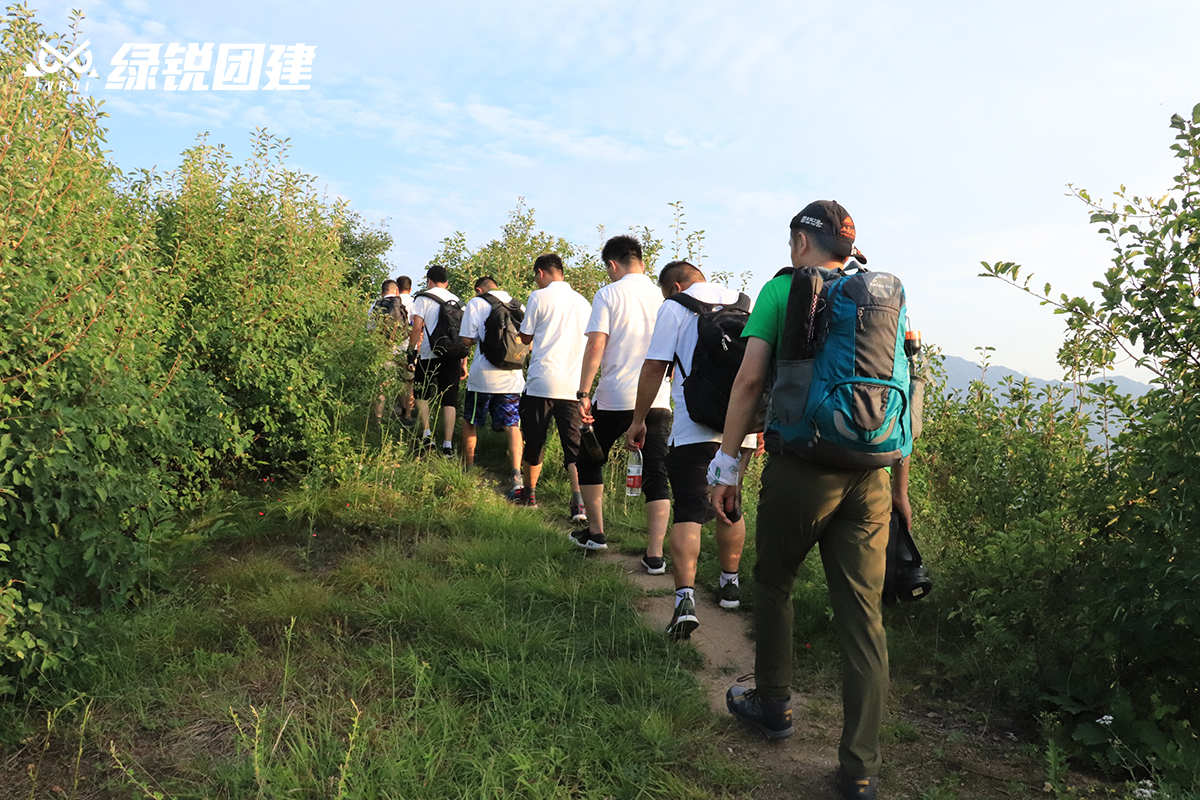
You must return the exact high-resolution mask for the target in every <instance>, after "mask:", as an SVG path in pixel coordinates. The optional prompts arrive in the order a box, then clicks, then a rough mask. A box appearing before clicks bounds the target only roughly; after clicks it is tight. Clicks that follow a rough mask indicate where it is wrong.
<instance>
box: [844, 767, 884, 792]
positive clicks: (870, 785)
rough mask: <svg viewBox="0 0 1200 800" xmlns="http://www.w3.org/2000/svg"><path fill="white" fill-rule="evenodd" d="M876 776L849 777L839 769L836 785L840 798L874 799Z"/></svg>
mask: <svg viewBox="0 0 1200 800" xmlns="http://www.w3.org/2000/svg"><path fill="white" fill-rule="evenodd" d="M877 783H878V781H877V779H876V778H851V777H849V776H848V775H846V773H844V772H842V771H841V770H840V769H839V770H838V774H837V787H838V791H839V792H841V795H842V800H875V790H876V784H877Z"/></svg>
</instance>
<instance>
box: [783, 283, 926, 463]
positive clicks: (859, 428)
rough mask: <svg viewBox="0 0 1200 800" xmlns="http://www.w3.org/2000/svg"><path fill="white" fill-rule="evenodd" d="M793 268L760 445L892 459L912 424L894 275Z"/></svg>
mask: <svg viewBox="0 0 1200 800" xmlns="http://www.w3.org/2000/svg"><path fill="white" fill-rule="evenodd" d="M850 264H851V265H852V268H853V269H855V271H854V272H847V271H844V270H838V271H830V270H824V269H819V268H814V267H810V268H805V269H797V270H792V286H791V290H790V292H789V294H788V304H787V314H786V317H785V322H784V331H783V336H782V338H781V340H780V345H779V348H778V351H777V358H776V362H775V382H774V386H773V388H772V390H771V405H770V409H769V410H768V416H767V419H768V423H767V430H766V443H767V448H768V449H769V450H772V451H773V452H790V453H795V454H797V455H799V456H801V457H802V458H804V459H806V460H809V461H814V462H817V463H820V464H826V465H828V466H832V467H840V468H843V469H871V468H875V467H886V466H891V465H892V464H895V463H896V462H897V461H899V460H900V459H901V458H903V457H905V456H907V455H908V454H909V453H911V452H912V446H913V439H914V438H915V434H916V433H917V432H919V431H918V430H915V429H914V418H915V421H916V425H917V427H918V428H919V425H920V412H919V410H918V411H917V412H916V414H914V413H913V412H914V409H913V408H912V407H911V406H912V405H913V404H912V402H911V401H912V400H913V397H914V395H917V402H918V403H919V402H920V398H919V395H920V394H921V393H922V392H921V390H922V389H923V381H922V382H921V385H920V386H916V385H914V382H913V381H911V380H910V370H909V361H908V357H907V356H906V355H905V351H904V334H905V332H906V331H907V327H908V318H907V316H906V310H907V309H906V306H905V301H904V287H903V286H902V285H901V283H900V280H899V279H898V278H896V277H895V276H894V275H889V274H888V273H886V272H868V271H867V270H866V269H865V268H863V267H861V265H859V264H858V263H857V262H854V261H851V262H850Z"/></svg>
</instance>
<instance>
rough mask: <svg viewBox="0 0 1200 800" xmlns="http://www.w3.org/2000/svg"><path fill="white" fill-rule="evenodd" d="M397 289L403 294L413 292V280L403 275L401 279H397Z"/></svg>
mask: <svg viewBox="0 0 1200 800" xmlns="http://www.w3.org/2000/svg"><path fill="white" fill-rule="evenodd" d="M396 288H398V289H399V290H400V291H402V292H407V291H411V290H412V278H410V277H408V276H407V275H401V276H400V277H399V278H396Z"/></svg>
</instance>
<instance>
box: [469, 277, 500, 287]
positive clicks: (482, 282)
mask: <svg viewBox="0 0 1200 800" xmlns="http://www.w3.org/2000/svg"><path fill="white" fill-rule="evenodd" d="M488 284H491V288H493V289H499V288H500V282H499V281H497V280H496V279H495V278H493V277H492V276H491V275H484V276H482V277H481V278H480V279H479V280H477V281H475V288H476V289H487V288H488Z"/></svg>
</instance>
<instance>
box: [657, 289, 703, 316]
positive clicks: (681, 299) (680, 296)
mask: <svg viewBox="0 0 1200 800" xmlns="http://www.w3.org/2000/svg"><path fill="white" fill-rule="evenodd" d="M667 299H668V300H674V301H675V302H676V303H679V305H681V306H683V307H684V308H686V309H687V310H688V311H691V312H692V313H693V314H704V313H706V312H708V311H712V309H713V304H712V303H706V302H704V301H703V300H697V299H696V298H694V297H692V296H691V295H690V294H684V293H683V292H676V293H675V294H673V295H671V296H670V297H668V298H667Z"/></svg>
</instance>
